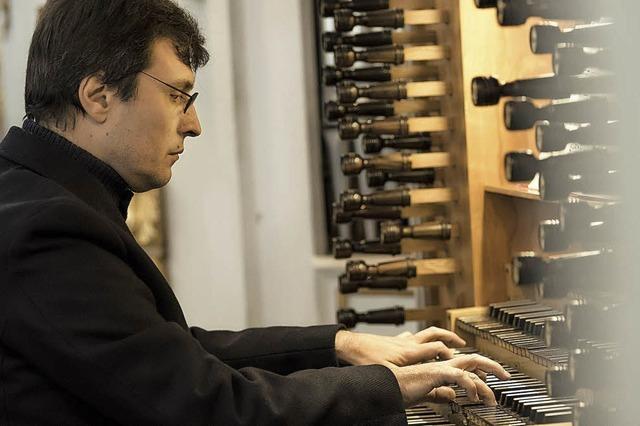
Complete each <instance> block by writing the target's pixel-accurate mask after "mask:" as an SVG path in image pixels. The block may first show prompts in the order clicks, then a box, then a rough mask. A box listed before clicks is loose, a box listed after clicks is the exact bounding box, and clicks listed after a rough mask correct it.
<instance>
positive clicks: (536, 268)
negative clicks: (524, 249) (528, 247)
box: [511, 253, 546, 285]
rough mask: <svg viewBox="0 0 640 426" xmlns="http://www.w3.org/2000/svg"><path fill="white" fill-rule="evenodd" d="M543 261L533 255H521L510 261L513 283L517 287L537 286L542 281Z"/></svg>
mask: <svg viewBox="0 0 640 426" xmlns="http://www.w3.org/2000/svg"><path fill="white" fill-rule="evenodd" d="M545 269H546V268H545V264H544V261H543V260H542V259H541V258H540V257H537V256H535V255H534V254H533V253H522V254H520V255H519V256H515V257H514V258H513V261H512V271H511V272H512V278H513V282H514V283H515V284H518V285H523V284H537V283H541V282H542V281H543V279H544V272H545Z"/></svg>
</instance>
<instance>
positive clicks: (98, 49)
mask: <svg viewBox="0 0 640 426" xmlns="http://www.w3.org/2000/svg"><path fill="white" fill-rule="evenodd" d="M159 38H168V39H169V40H172V41H173V44H174V46H175V49H176V53H177V56H178V58H179V59H180V60H181V61H182V62H183V63H184V64H185V65H187V66H188V67H190V68H191V69H192V70H193V71H194V72H195V71H196V70H197V69H198V68H200V67H202V66H204V65H205V64H206V63H207V62H208V61H209V53H208V52H207V49H206V48H205V47H204V43H205V39H204V37H203V35H202V33H201V32H200V29H199V27H198V24H197V22H196V21H195V19H194V18H193V17H192V16H191V15H189V13H188V12H186V11H185V10H184V9H182V8H180V7H179V6H178V5H177V4H176V3H175V2H174V1H172V0H48V1H47V3H46V4H45V6H44V7H43V9H42V11H41V14H40V17H39V18H38V22H37V25H36V29H35V31H34V33H33V38H32V40H31V47H30V48H29V59H28V62H27V75H26V83H25V92H24V97H25V113H26V115H25V117H26V118H28V119H32V120H35V121H36V122H40V123H48V124H52V125H55V126H56V127H58V128H61V129H66V128H67V127H68V126H71V128H73V127H75V120H74V117H75V113H77V112H81V113H83V114H84V113H85V111H84V109H83V108H82V105H81V104H80V100H79V98H78V88H79V86H80V82H81V81H82V80H83V79H84V78H85V77H87V76H90V75H99V76H100V78H101V80H102V82H103V83H104V84H106V85H107V86H108V87H110V88H114V89H116V93H117V94H118V97H119V98H120V99H122V100H123V101H127V100H130V99H131V98H133V97H134V96H135V92H136V87H137V74H138V73H139V72H140V71H142V70H144V69H145V68H147V67H148V66H149V61H150V56H151V46H152V43H153V42H154V41H155V40H157V39H159Z"/></svg>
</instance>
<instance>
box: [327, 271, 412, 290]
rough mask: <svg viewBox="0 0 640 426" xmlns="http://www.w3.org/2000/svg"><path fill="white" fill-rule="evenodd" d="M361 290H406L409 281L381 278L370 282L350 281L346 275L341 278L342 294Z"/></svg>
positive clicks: (396, 278)
mask: <svg viewBox="0 0 640 426" xmlns="http://www.w3.org/2000/svg"><path fill="white" fill-rule="evenodd" d="M361 288H371V289H378V290H404V289H406V288H407V279H406V278H403V277H381V278H374V279H368V280H349V278H348V277H347V275H346V274H343V275H341V276H340V278H339V289H340V293H342V294H349V293H356V292H357V291H358V290H359V289H361Z"/></svg>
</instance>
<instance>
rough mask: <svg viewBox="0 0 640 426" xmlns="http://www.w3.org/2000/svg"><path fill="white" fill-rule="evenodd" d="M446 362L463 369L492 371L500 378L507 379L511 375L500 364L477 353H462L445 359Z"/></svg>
mask: <svg viewBox="0 0 640 426" xmlns="http://www.w3.org/2000/svg"><path fill="white" fill-rule="evenodd" d="M447 363H448V364H449V365H451V366H452V367H456V368H461V369H463V370H469V371H476V370H482V371H485V372H487V373H493V374H495V376H496V377H498V378H499V379H502V380H507V379H509V378H510V377H511V374H509V373H507V371H506V370H505V369H504V368H502V366H501V365H500V364H498V363H497V362H495V361H493V360H490V359H489V358H485V357H483V356H481V355H477V354H474V355H462V356H459V357H456V358H453V359H451V360H449V361H447Z"/></svg>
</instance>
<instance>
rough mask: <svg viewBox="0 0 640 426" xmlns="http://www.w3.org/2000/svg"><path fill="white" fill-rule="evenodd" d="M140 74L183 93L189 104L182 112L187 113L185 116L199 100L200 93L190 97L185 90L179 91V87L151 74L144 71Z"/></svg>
mask: <svg viewBox="0 0 640 426" xmlns="http://www.w3.org/2000/svg"><path fill="white" fill-rule="evenodd" d="M140 72H141V73H142V74H144V75H146V76H147V77H151V78H152V79H154V80H155V81H157V82H160V83H162V84H164V85H165V86H167V87H170V88H172V89H173V90H175V91H176V92H180V93H182V94H183V95H185V96H186V97H187V98H188V100H187V103H186V104H185V105H184V110H183V111H182V112H183V113H185V114H186V113H187V110H188V109H189V107H190V106H191V105H193V103H194V102H195V100H196V98H197V97H198V95H199V93H198V92H195V93H194V94H193V95H190V94H188V93H187V92H185V91H184V90H180V89H178V88H177V87H175V86H172V85H170V84H169V83H165V82H164V81H162V80H160V79H159V78H157V77H154V76H152V75H151V74H149V73H146V72H144V71H140Z"/></svg>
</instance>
